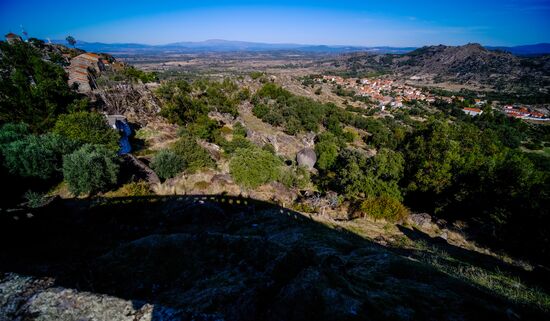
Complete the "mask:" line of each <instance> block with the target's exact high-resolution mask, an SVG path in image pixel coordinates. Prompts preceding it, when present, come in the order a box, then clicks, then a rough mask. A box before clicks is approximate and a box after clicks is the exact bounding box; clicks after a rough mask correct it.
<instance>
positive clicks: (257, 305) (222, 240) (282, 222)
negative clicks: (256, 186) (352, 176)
mask: <svg viewBox="0 0 550 321" xmlns="http://www.w3.org/2000/svg"><path fill="white" fill-rule="evenodd" d="M0 244H3V247H2V251H0V321H8V320H10V321H11V320H20V321H23V320H24V321H30V320H61V321H83V320H90V321H92V320H93V321H96V320H97V321H103V320H109V321H111V320H114V321H119V320H120V321H126V320H128V321H130V320H134V321H145V320H147V321H149V320H150V321H159V320H163V321H164V320H197V321H200V320H245V321H247V320H250V321H252V320H274V321H275V320H285V321H287V320H288V321H293V320H296V321H297V320H506V319H507V314H506V313H507V312H506V311H508V309H512V311H513V312H514V313H517V314H518V315H521V316H522V319H525V320H530V319H533V320H537V319H538V320H542V319H544V317H545V316H544V315H541V314H537V312H533V311H531V310H528V309H525V308H524V307H521V306H519V305H515V304H512V303H510V302H506V301H503V300H502V299H501V298H500V297H498V296H495V295H492V294H490V293H488V292H486V291H483V290H480V289H479V288H476V287H474V286H472V285H471V284H469V283H466V282H464V281H461V280H460V279H457V278H453V277H450V276H448V275H446V274H444V273H442V272H440V271H438V270H435V269H434V268H433V267H431V266H428V265H425V264H423V263H421V262H419V261H415V260H412V259H409V258H407V255H412V254H414V253H413V252H409V253H407V252H393V251H391V250H390V249H388V248H387V247H384V246H381V245H379V244H376V243H375V242H372V241H370V240H367V239H365V238H362V237H360V236H358V235H355V234H353V233H349V232H345V231H342V230H338V229H334V228H329V227H327V226H326V225H324V224H321V223H319V222H317V221H315V220H313V219H311V218H309V217H308V216H304V215H302V214H300V213H297V212H294V211H292V210H289V209H286V208H282V207H277V206H274V205H272V204H270V203H267V202H261V201H257V200H253V199H248V198H242V197H231V196H227V195H215V196H214V195H188V196H183V195H180V196H166V197H159V196H154V197H142V198H123V199H88V200H87V199H75V200H57V201H55V202H52V203H51V204H49V205H48V206H47V207H46V208H42V209H36V210H35V211H34V212H33V216H32V217H29V218H25V219H23V218H20V219H18V220H13V219H12V218H11V216H7V215H0ZM8 244H9V246H8Z"/></svg>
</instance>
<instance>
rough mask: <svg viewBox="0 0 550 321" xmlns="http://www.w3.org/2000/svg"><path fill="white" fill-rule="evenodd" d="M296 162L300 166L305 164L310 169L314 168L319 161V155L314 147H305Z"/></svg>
mask: <svg viewBox="0 0 550 321" xmlns="http://www.w3.org/2000/svg"><path fill="white" fill-rule="evenodd" d="M296 162H297V163H298V165H299V166H304V167H306V168H307V169H309V170H312V169H313V168H314V166H315V163H316V162H317V155H316V154H315V150H314V149H313V148H304V149H302V150H300V151H299V152H298V154H297V155H296Z"/></svg>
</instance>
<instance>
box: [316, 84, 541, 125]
mask: <svg viewBox="0 0 550 321" xmlns="http://www.w3.org/2000/svg"><path fill="white" fill-rule="evenodd" d="M315 82H317V83H323V82H324V83H331V84H333V85H334V86H338V88H343V89H345V90H351V91H353V92H354V93H355V95H357V96H360V97H367V98H369V99H370V100H371V101H373V102H374V103H375V104H377V105H378V107H379V108H380V109H381V110H385V109H386V108H388V107H394V108H402V107H404V106H405V105H406V103H408V102H413V101H423V102H427V103H435V102H436V101H438V100H440V101H444V102H446V103H452V102H453V101H460V102H464V101H465V98H464V97H463V96H455V95H452V96H450V97H449V96H442V95H435V94H432V93H431V92H430V91H428V90H425V89H419V88H416V87H413V86H410V85H407V84H404V83H402V82H398V81H396V80H393V79H387V78H345V77H341V76H333V75H323V76H320V77H317V78H315ZM488 104H489V103H488V101H487V100H484V99H479V98H475V99H473V104H471V106H468V107H463V109H462V110H463V112H464V113H466V114H468V115H470V116H477V115H479V114H482V113H483V107H485V106H487V105H488ZM491 107H492V108H494V109H496V110H500V111H501V112H503V113H505V114H506V115H507V116H509V117H514V118H520V119H524V120H532V121H550V115H548V114H545V113H543V112H540V111H537V110H535V109H534V107H533V106H529V105H522V104H500V103H499V102H497V101H493V102H492V103H491Z"/></svg>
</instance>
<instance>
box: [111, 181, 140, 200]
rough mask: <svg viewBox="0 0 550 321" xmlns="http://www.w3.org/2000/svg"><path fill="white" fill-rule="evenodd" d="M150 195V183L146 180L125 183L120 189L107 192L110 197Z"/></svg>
mask: <svg viewBox="0 0 550 321" xmlns="http://www.w3.org/2000/svg"><path fill="white" fill-rule="evenodd" d="M148 195H151V189H150V187H149V183H147V182H146V181H137V182H131V183H128V184H124V185H123V186H122V187H121V188H119V189H118V190H116V191H113V192H109V193H107V194H106V196H108V197H136V196H148Z"/></svg>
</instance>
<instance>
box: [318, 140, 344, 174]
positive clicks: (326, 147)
mask: <svg viewBox="0 0 550 321" xmlns="http://www.w3.org/2000/svg"><path fill="white" fill-rule="evenodd" d="M339 150H340V148H339V146H338V140H337V139H336V137H335V136H334V135H333V134H332V133H330V132H325V133H322V134H321V135H319V137H318V138H317V143H316V144H315V153H316V154H317V155H318V159H317V164H316V165H317V168H319V169H321V170H328V169H329V168H331V167H332V166H333V165H334V163H335V162H336V159H337V158H338V151H339Z"/></svg>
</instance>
